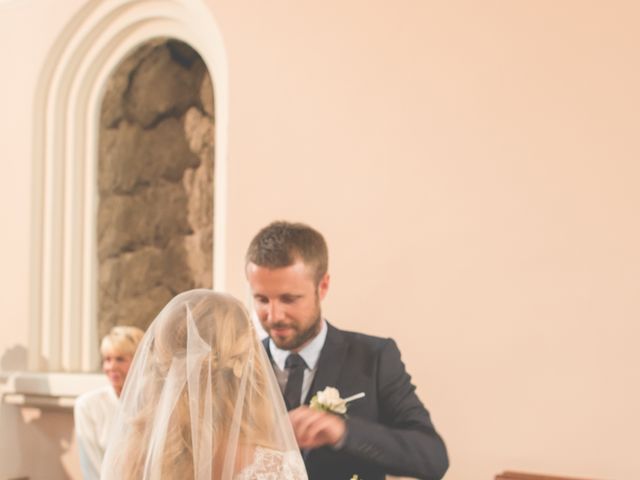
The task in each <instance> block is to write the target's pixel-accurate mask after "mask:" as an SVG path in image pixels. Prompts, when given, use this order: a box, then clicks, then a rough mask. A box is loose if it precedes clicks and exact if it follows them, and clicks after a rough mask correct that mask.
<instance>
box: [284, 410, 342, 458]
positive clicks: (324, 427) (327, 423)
mask: <svg viewBox="0 0 640 480" xmlns="http://www.w3.org/2000/svg"><path fill="white" fill-rule="evenodd" d="M289 418H290V420H291V424H292V425H293V431H294V433H295V435H296V440H297V441H298V446H299V447H300V448H319V447H323V446H325V445H330V446H336V445H337V444H338V443H339V442H340V440H342V438H343V437H344V435H345V433H346V432H347V425H346V424H345V421H344V420H343V419H342V418H341V417H338V416H337V415H333V414H332V413H326V412H320V411H318V410H313V409H311V408H309V407H307V406H301V407H298V408H296V409H295V410H291V411H290V412H289Z"/></svg>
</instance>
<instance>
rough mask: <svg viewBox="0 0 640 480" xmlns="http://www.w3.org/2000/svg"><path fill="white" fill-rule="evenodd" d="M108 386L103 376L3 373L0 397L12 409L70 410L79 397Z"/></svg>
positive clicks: (0, 374) (95, 374)
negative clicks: (13, 407)
mask: <svg viewBox="0 0 640 480" xmlns="http://www.w3.org/2000/svg"><path fill="white" fill-rule="evenodd" d="M107 384H108V382H107V378H106V376H105V375H104V374H102V373H34V372H0V397H1V399H2V402H4V403H6V404H10V405H20V406H29V407H38V408H63V409H70V408H73V405H74V403H75V399H76V397H77V396H78V395H81V394H83V393H85V392H88V391H89V390H93V389H96V388H99V387H102V386H103V385H107Z"/></svg>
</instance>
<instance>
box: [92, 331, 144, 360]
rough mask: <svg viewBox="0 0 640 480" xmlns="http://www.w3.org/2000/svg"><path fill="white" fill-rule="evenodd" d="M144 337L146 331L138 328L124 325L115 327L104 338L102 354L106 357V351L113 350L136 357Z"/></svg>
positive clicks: (101, 343)
mask: <svg viewBox="0 0 640 480" xmlns="http://www.w3.org/2000/svg"><path fill="white" fill-rule="evenodd" d="M143 336H144V331H142V330H140V329H139V328H138V327H130V326H122V325H120V326H117V327H113V328H112V329H111V330H110V331H109V333H107V334H106V335H105V336H104V337H102V341H101V342H100V353H101V354H102V355H104V354H105V352H106V351H108V350H111V351H114V352H118V353H123V354H126V355H134V354H135V353H136V349H137V348H138V344H139V343H140V340H142V337H143Z"/></svg>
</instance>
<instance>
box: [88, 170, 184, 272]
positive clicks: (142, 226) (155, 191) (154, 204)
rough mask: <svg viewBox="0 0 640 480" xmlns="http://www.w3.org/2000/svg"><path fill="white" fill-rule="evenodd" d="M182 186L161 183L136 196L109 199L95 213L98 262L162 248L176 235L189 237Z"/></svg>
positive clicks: (114, 196) (118, 196)
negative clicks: (120, 255)
mask: <svg viewBox="0 0 640 480" xmlns="http://www.w3.org/2000/svg"><path fill="white" fill-rule="evenodd" d="M187 205H188V199H187V195H186V192H185V191H184V188H183V187H182V185H180V184H177V183H168V182H165V183H162V184H159V185H157V186H156V187H155V188H146V189H143V190H142V192H141V193H140V194H138V195H126V196H125V195H112V196H109V197H106V198H105V199H104V200H103V201H101V206H100V208H99V211H98V258H99V259H101V260H102V259H105V258H109V257H112V256H114V255H117V254H119V253H122V252H130V251H133V250H135V249H137V248H141V247H144V246H147V245H154V246H157V247H166V246H167V245H168V244H169V242H170V240H171V238H172V237H173V236H176V235H189V234H191V233H192V229H191V226H190V225H189V221H188V219H187Z"/></svg>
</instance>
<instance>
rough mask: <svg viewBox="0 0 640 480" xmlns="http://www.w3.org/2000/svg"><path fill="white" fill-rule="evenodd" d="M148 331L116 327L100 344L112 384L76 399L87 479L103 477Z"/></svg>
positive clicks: (80, 444)
mask: <svg viewBox="0 0 640 480" xmlns="http://www.w3.org/2000/svg"><path fill="white" fill-rule="evenodd" d="M143 335H144V332H143V331H142V330H140V329H139V328H136V327H124V326H119V327H113V328H112V329H111V331H110V332H109V333H108V334H107V335H105V337H104V338H103V339H102V342H101V344H100V354H101V355H102V370H103V372H104V373H105V374H106V375H107V378H108V379H109V383H110V385H105V386H104V387H101V388H98V389H96V390H92V391H90V392H87V393H85V394H83V395H81V396H79V397H78V398H77V399H76V403H75V407H74V412H73V415H74V419H75V427H76V437H77V440H78V451H79V454H80V467H81V469H82V476H83V478H84V480H97V479H99V478H100V468H101V465H102V458H103V457H104V452H105V450H106V448H107V441H108V440H109V432H110V428H111V425H112V424H113V420H114V417H115V413H116V410H117V408H118V399H119V397H120V394H121V393H122V387H123V385H124V381H125V379H126V378H127V373H128V372H129V367H130V366H131V362H132V361H133V356H134V354H135V352H136V348H137V347H138V344H139V343H140V340H141V339H142V337H143Z"/></svg>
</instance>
